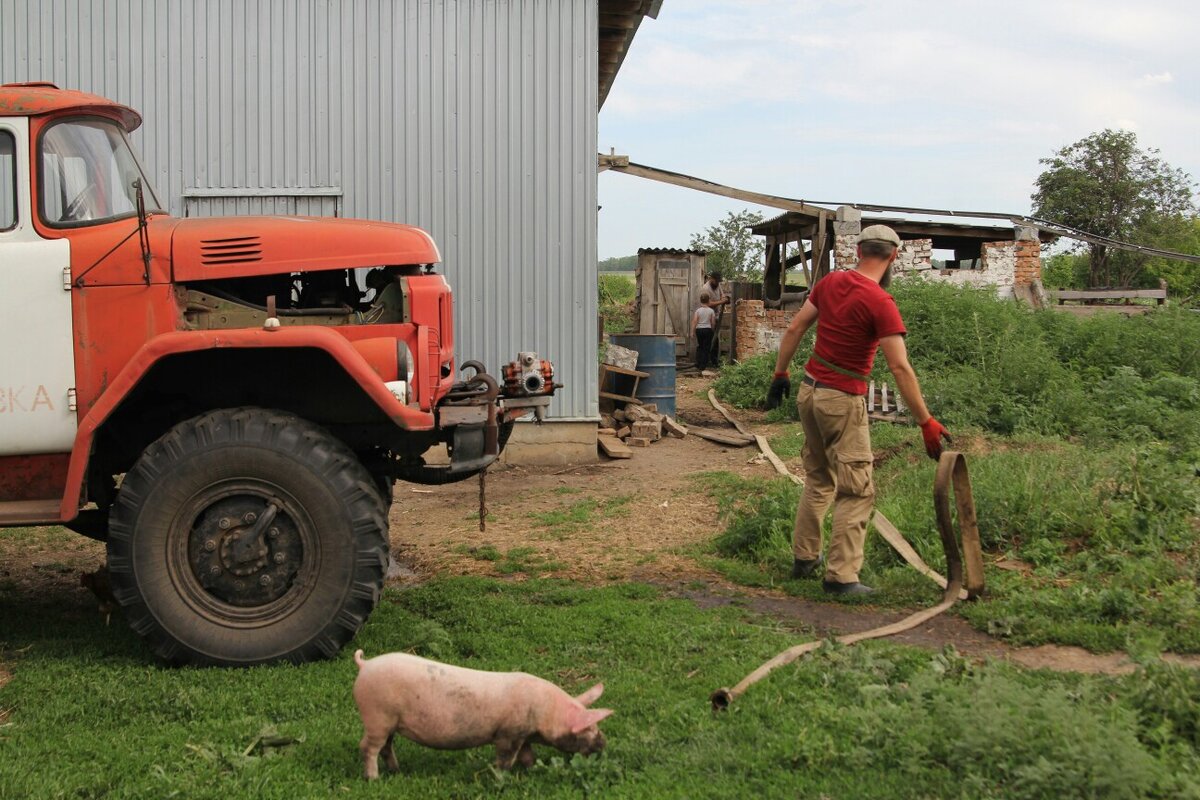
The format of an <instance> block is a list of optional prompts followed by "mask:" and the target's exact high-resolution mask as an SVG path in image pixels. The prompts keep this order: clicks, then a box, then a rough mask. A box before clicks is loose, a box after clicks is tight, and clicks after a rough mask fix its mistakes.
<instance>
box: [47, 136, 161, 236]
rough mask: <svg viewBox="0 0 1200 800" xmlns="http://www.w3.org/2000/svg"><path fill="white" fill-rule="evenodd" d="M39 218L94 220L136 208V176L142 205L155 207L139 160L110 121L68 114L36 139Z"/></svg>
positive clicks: (63, 223)
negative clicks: (39, 145) (39, 152)
mask: <svg viewBox="0 0 1200 800" xmlns="http://www.w3.org/2000/svg"><path fill="white" fill-rule="evenodd" d="M41 147H42V152H41V176H40V179H41V213H42V220H43V221H45V222H46V223H47V224H49V225H55V226H60V227H67V226H71V227H74V226H79V225H96V224H99V223H102V222H110V221H112V220H114V219H120V218H121V217H129V216H132V215H134V214H136V213H137V190H136V189H134V186H133V182H134V181H135V180H137V179H138V178H141V179H142V193H143V195H144V197H145V202H146V211H147V212H150V211H161V209H160V208H159V204H158V199H157V198H156V197H155V196H154V190H153V189H151V188H150V183H149V181H147V180H146V177H145V174H144V173H143V172H142V168H141V165H140V164H138V161H137V158H136V157H135V156H134V154H133V149H132V148H131V147H130V146H129V140H128V139H126V138H125V132H124V131H123V130H121V128H120V127H119V126H118V125H116V124H115V123H113V122H108V121H107V120H99V119H73V120H66V121H64V122H59V123H57V124H55V125H53V126H52V127H50V128H48V129H47V130H46V132H45V133H44V134H43V135H42V142H41Z"/></svg>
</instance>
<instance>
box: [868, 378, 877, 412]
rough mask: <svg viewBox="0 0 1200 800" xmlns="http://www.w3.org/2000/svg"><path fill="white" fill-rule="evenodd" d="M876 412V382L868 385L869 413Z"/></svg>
mask: <svg viewBox="0 0 1200 800" xmlns="http://www.w3.org/2000/svg"><path fill="white" fill-rule="evenodd" d="M874 410H875V381H871V383H870V384H868V385H867V413H868V414H869V413H871V412H872V411H874Z"/></svg>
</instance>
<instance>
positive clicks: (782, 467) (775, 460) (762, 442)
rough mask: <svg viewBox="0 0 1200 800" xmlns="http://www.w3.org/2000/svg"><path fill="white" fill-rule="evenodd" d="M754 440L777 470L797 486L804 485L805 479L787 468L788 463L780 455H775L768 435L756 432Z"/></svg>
mask: <svg viewBox="0 0 1200 800" xmlns="http://www.w3.org/2000/svg"><path fill="white" fill-rule="evenodd" d="M754 441H755V443H756V444H757V445H758V449H759V450H760V451H762V454H763V455H764V456H766V457H767V461H770V462H771V466H773V467H775V471H776V472H778V473H779V474H780V475H783V476H784V477H786V478H788V479H789V480H791V482H792V483H794V484H796V485H797V486H803V485H804V481H802V480H801V479H800V478H798V477H797V476H795V475H793V474H792V472H791V470H789V469H788V468H787V465H786V464H784V463H783V461H781V460H780V458H779V456H777V455H775V451H774V450H772V449H771V445H769V444H767V437H765V436H759V435H758V434H757V433H756V434H754Z"/></svg>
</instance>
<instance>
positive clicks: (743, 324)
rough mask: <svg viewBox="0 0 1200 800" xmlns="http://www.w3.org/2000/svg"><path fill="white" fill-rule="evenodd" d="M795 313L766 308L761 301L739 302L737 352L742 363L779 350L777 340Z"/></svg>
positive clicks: (737, 357)
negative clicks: (753, 357) (756, 356)
mask: <svg viewBox="0 0 1200 800" xmlns="http://www.w3.org/2000/svg"><path fill="white" fill-rule="evenodd" d="M795 313H796V312H795V311H785V310H783V309H776V308H766V307H765V306H763V301H762V300H739V301H738V304H737V352H736V353H735V354H734V358H736V359H737V360H738V361H743V360H745V359H747V358H750V357H751V356H755V355H758V354H759V353H770V352H773V351H775V350H778V349H779V340H780V339H781V338H783V332H784V331H786V330H787V326H788V323H790V322H791V321H792V316H793V315H794V314H795Z"/></svg>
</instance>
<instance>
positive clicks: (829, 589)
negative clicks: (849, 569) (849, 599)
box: [821, 580, 875, 594]
mask: <svg viewBox="0 0 1200 800" xmlns="http://www.w3.org/2000/svg"><path fill="white" fill-rule="evenodd" d="M821 588H822V589H824V590H825V593H826V594H875V590H874V589H872V588H871V587H870V586H867V585H866V584H864V583H859V582H858V581H852V582H851V583H838V582H837V581H828V580H827V581H821Z"/></svg>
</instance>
